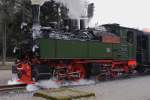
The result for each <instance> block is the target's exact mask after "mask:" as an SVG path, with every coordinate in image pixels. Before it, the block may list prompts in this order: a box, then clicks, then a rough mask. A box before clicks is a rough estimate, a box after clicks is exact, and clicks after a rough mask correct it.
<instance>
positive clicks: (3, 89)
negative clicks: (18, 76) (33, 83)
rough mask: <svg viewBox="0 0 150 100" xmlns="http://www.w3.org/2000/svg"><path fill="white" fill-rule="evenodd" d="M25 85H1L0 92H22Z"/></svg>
mask: <svg viewBox="0 0 150 100" xmlns="http://www.w3.org/2000/svg"><path fill="white" fill-rule="evenodd" d="M26 86H27V84H17V85H1V86H0V92H9V91H15V90H24V89H25V88H26Z"/></svg>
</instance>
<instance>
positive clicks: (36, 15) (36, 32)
mask: <svg viewBox="0 0 150 100" xmlns="http://www.w3.org/2000/svg"><path fill="white" fill-rule="evenodd" d="M31 1H32V18H33V26H32V31H33V32H32V37H33V39H36V38H38V37H40V29H41V25H40V4H41V0H31Z"/></svg>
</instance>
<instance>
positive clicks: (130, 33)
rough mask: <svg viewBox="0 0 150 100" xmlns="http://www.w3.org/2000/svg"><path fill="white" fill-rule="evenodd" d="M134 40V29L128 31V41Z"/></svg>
mask: <svg viewBox="0 0 150 100" xmlns="http://www.w3.org/2000/svg"><path fill="white" fill-rule="evenodd" d="M133 40H134V36H133V32H132V31H128V32H127V42H129V43H133Z"/></svg>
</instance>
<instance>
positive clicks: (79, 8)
mask: <svg viewBox="0 0 150 100" xmlns="http://www.w3.org/2000/svg"><path fill="white" fill-rule="evenodd" d="M55 1H56V2H59V3H62V4H63V5H64V6H66V7H67V8H68V9H69V17H70V18H72V19H79V18H81V17H82V16H86V14H87V11H86V9H87V8H86V7H85V4H86V1H87V0H55Z"/></svg>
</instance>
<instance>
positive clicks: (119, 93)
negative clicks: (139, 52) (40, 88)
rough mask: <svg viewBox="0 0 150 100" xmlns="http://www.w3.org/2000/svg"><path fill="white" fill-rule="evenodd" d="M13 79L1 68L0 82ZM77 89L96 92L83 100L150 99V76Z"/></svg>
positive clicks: (16, 98) (11, 98)
mask: <svg viewBox="0 0 150 100" xmlns="http://www.w3.org/2000/svg"><path fill="white" fill-rule="evenodd" d="M9 79H11V71H8V70H7V71H5V70H0V84H1V85H2V84H5V83H6V84H7V81H8V80H9ZM73 88H75V89H78V90H81V91H85V92H94V93H95V94H96V98H90V99H82V100H150V76H144V77H137V78H131V79H124V80H115V81H108V82H100V83H98V84H91V85H87V86H78V87H73ZM20 99H21V100H45V99H42V98H36V97H32V95H29V94H16V95H6V96H2V95H1V93H0V100H20Z"/></svg>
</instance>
